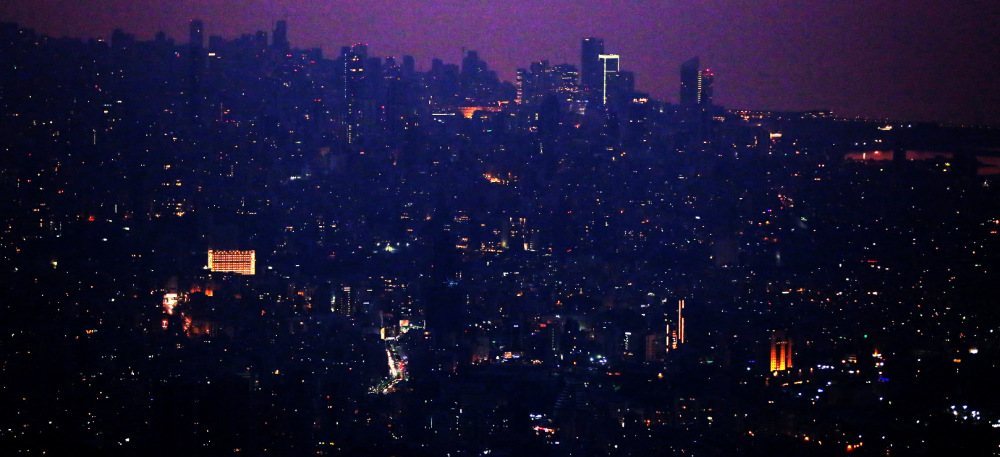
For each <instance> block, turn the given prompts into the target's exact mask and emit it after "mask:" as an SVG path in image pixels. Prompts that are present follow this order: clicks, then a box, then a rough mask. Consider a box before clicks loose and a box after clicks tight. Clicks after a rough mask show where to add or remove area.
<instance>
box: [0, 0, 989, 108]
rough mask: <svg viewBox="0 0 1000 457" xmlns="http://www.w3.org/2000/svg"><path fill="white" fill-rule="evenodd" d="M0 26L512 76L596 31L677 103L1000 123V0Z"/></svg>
mask: <svg viewBox="0 0 1000 457" xmlns="http://www.w3.org/2000/svg"><path fill="white" fill-rule="evenodd" d="M0 3H2V4H0V20H4V21H16V22H19V23H21V24H22V26H25V27H32V28H35V29H37V30H38V31H39V32H42V33H46V34H49V35H53V36H74V37H108V36H110V34H111V30H113V29H114V28H116V27H121V28H122V29H124V30H125V31H126V32H128V33H134V34H136V35H138V37H139V38H140V39H150V38H151V37H152V36H153V34H154V33H156V31H158V30H164V31H166V32H167V34H168V35H169V36H171V37H173V38H175V39H177V40H178V41H181V40H186V37H187V24H188V22H189V21H190V20H191V19H194V18H200V19H202V20H203V21H204V22H205V28H206V32H207V34H208V35H222V36H224V37H228V38H232V37H234V36H237V35H239V34H241V33H249V32H253V31H256V30H268V31H269V32H270V30H271V29H272V25H271V24H272V21H273V20H275V19H280V18H282V17H286V18H287V20H288V22H289V39H290V41H291V42H292V45H293V46H297V47H314V46H320V47H322V48H323V49H324V53H325V55H326V56H327V57H331V56H333V55H334V54H335V53H336V52H338V51H339V49H340V46H342V45H346V44H351V43H355V42H366V43H368V44H369V49H370V52H371V53H373V54H375V55H395V56H399V55H402V54H412V55H414V56H415V57H416V58H417V66H418V68H421V69H426V68H428V67H429V66H430V59H431V58H432V57H441V58H443V59H444V60H445V61H447V62H454V63H458V62H459V61H460V59H461V52H462V48H463V47H464V48H467V49H476V50H478V51H479V54H480V57H482V58H483V59H484V60H486V61H487V62H488V63H489V65H490V66H491V67H492V68H494V69H496V70H498V71H499V72H500V75H501V77H502V78H503V79H508V80H510V79H513V74H514V69H515V68H517V67H526V66H527V65H528V63H529V62H530V61H532V60H541V59H548V60H549V61H550V62H552V63H561V62H570V63H573V64H575V65H579V60H580V40H581V39H582V38H583V37H585V36H598V37H602V38H604V40H605V45H606V47H607V50H608V51H609V52H614V53H617V54H620V55H621V62H622V67H623V68H624V69H627V70H632V71H635V72H636V79H637V86H638V88H639V89H641V90H645V91H648V92H650V93H651V94H652V95H653V96H654V97H656V98H659V99H663V100H667V101H673V102H676V101H677V86H678V75H677V70H678V66H679V65H680V63H681V62H682V61H683V60H685V59H687V58H690V57H693V56H696V55H698V56H701V59H702V65H703V66H707V67H709V68H711V69H712V70H713V71H714V72H715V75H716V76H715V84H716V87H715V100H716V103H718V104H721V105H724V106H726V107H729V108H762V109H782V110H800V109H813V108H824V107H825V108H831V109H833V110H834V111H835V112H836V113H838V114H840V115H847V116H864V117H887V118H893V119H906V120H936V121H952V122H972V123H988V124H993V125H1000V87H998V82H1000V27H998V26H997V24H1000V1H997V0H953V1H948V2H945V1H941V0H865V1H860V0H799V1H794V2H793V1H787V0H729V1H724V0H619V1H612V0H606V1H596V0H577V1H566V0H533V1H524V0H438V1H433V0H373V1H367V2H366V1H340V0H242V1H240V0H155V1H153V0H24V1H21V0H6V1H0Z"/></svg>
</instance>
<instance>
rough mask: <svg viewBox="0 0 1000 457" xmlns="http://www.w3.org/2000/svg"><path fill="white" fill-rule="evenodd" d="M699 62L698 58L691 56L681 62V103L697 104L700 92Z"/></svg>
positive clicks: (686, 104) (684, 104)
mask: <svg viewBox="0 0 1000 457" xmlns="http://www.w3.org/2000/svg"><path fill="white" fill-rule="evenodd" d="M700 67H701V64H700V62H699V61H698V58H697V57H695V58H692V59H689V60H687V61H685V62H684V63H682V64H681V105H683V106H695V105H698V97H699V96H700V94H701V87H700V86H701V77H700Z"/></svg>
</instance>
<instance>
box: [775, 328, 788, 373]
mask: <svg viewBox="0 0 1000 457" xmlns="http://www.w3.org/2000/svg"><path fill="white" fill-rule="evenodd" d="M791 367H792V340H791V338H788V337H787V336H786V335H785V332H783V331H781V330H775V331H774V332H773V333H771V371H782V370H787V369H789V368H791Z"/></svg>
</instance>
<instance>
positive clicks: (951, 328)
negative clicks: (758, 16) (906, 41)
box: [0, 1, 1000, 457]
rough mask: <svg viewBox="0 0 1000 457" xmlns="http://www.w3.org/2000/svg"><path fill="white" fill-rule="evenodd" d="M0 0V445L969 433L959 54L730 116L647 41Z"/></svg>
mask: <svg viewBox="0 0 1000 457" xmlns="http://www.w3.org/2000/svg"><path fill="white" fill-rule="evenodd" d="M112 3H115V4H118V3H122V2H119V1H114V2H112ZM125 3H127V2H125ZM181 3H185V2H181ZM189 3H190V2H189ZM207 3H211V2H207ZM470 3H473V4H474V5H472V6H470V7H469V8H488V7H491V6H489V5H488V4H489V3H490V2H485V1H483V2H470ZM497 3H500V2H497ZM178 8H180V7H178ZM232 8H233V9H236V10H238V9H239V6H232ZM442 8H443V7H442ZM532 8H539V7H537V6H535V7H532ZM995 9H996V8H994V10H995ZM12 11H15V12H16V13H17V14H14V13H13V12H6V11H4V10H3V9H0V12H3V14H2V15H0V154H2V156H0V195H2V196H3V198H2V199H0V205H2V206H0V208H2V211H0V217H2V219H3V220H2V224H0V296H2V297H3V300H0V405H2V406H0V454H2V455H10V456H43V455H44V456H53V455H55V456H62V455H67V456H80V455H86V456H89V455H95V456H178V455H193V456H241V455H249V456H312V455H329V456H376V457H377V456H400V457H405V456H418V457H423V456H428V457H429V456H494V455H496V456H567V457H568V456H650V455H677V456H722V455H726V456H730V455H738V456H772V455H793V456H798V455H810V456H817V457H821V456H842V455H859V456H938V455H963V456H964V455H968V456H973V455H975V456H978V455H1000V390H998V389H997V387H996V379H997V377H998V376H1000V368H998V367H997V363H998V360H1000V358H998V356H1000V303H998V301H997V300H998V298H997V297H1000V281H997V278H998V276H997V271H1000V251H994V249H1000V180H998V177H1000V110H998V106H1000V105H998V104H997V103H1000V100H998V98H997V97H998V95H997V91H996V90H995V88H996V87H995V86H996V84H995V77H994V76H992V74H983V73H985V72H975V71H970V70H969V69H967V68H961V69H959V68H954V69H949V70H953V71H954V72H956V73H963V75H962V76H955V82H956V84H955V85H956V86H959V85H960V84H957V82H958V81H967V80H968V79H963V78H969V77H971V76H970V75H973V74H974V76H976V77H977V78H983V79H985V80H986V81H987V83H985V85H984V86H982V87H979V86H975V87H973V86H970V87H958V88H955V89H948V90H949V91H951V92H947V94H949V95H954V96H955V97H956V99H954V100H948V99H946V97H938V98H937V99H935V100H933V101H931V100H928V99H927V98H921V97H924V96H920V97H916V96H915V97H914V98H913V99H906V100H903V99H899V100H897V101H898V105H896V106H885V105H886V104H887V103H888V102H887V101H886V100H889V99H894V98H896V97H897V95H889V96H886V98H885V99H879V100H878V101H877V103H875V104H876V105H879V107H878V108H876V109H873V110H871V111H867V112H864V110H865V109H868V107H870V106H873V105H871V104H866V103H865V102H857V103H854V102H844V104H841V101H842V99H841V98H837V97H835V96H832V95H830V96H828V95H827V94H824V93H819V92H817V93H815V94H811V95H810V96H809V97H806V98H804V99H802V100H793V99H794V98H795V97H796V96H797V95H796V94H797V93H798V92H796V91H791V92H790V93H787V94H784V95H782V96H781V97H787V98H775V99H774V100H777V101H776V102H775V104H774V105H771V106H763V107H759V106H751V105H747V104H746V103H752V102H755V101H756V99H754V98H753V97H754V96H755V95H753V94H750V95H748V94H745V93H740V94H737V93H733V92H735V91H737V90H743V89H747V88H748V87H749V86H748V84H757V83H759V82H755V83H747V82H746V80H745V79H741V80H740V81H743V82H738V81H735V77H734V74H735V73H736V70H735V69H734V68H735V66H736V64H735V63H734V62H733V61H730V60H727V59H726V58H724V57H721V54H718V53H715V52H712V53H707V54H708V55H706V56H702V55H699V54H697V53H690V54H686V55H683V56H680V57H677V58H676V59H675V60H670V59H667V58H664V57H656V58H655V59H654V58H653V57H651V56H650V55H648V54H646V55H641V54H639V52H640V51H641V50H642V49H643V48H644V47H646V48H649V49H653V48H654V45H652V44H650V43H649V42H644V41H642V40H647V39H649V37H648V35H649V32H648V31H647V29H645V28H643V27H637V28H636V30H635V41H629V35H628V33H620V32H619V33H617V34H614V35H612V34H610V33H609V34H607V35H604V34H598V33H597V32H601V31H603V30H604V29H602V28H598V27H595V28H587V27H584V25H585V24H574V25H573V27H571V28H570V29H567V31H566V33H567V35H565V36H558V37H555V36H553V37H552V41H553V42H556V43H566V42H567V40H569V41H572V46H573V49H572V55H565V54H559V53H556V52H553V54H551V55H548V56H546V55H530V54H526V53H525V52H522V51H521V50H518V49H514V45H513V44H509V43H508V46H507V47H506V48H504V47H503V46H502V45H503V43H501V42H499V41H498V42H496V45H497V46H498V47H497V48H483V47H479V48H474V47H467V46H465V44H466V42H464V41H463V38H466V37H463V36H451V37H445V38H447V40H448V42H449V45H450V46H451V49H453V50H461V52H460V53H458V52H457V51H454V52H451V53H450V54H449V55H451V56H452V58H450V59H449V58H442V57H436V56H433V55H429V54H427V53H428V52H430V51H428V49H431V48H428V47H427V46H426V43H427V42H430V41H432V40H414V42H413V46H414V48H415V49H416V50H417V51H419V53H420V57H416V56H414V55H412V54H406V52H408V51H407V50H406V49H399V50H398V51H400V52H401V53H400V54H398V55H396V56H386V55H384V54H380V52H385V51H384V50H382V49H381V48H379V47H378V46H377V45H376V44H374V42H373V44H368V43H365V42H357V43H353V44H347V45H344V44H343V43H340V44H337V47H338V48H335V49H333V50H331V49H330V48H328V47H324V46H320V45H318V43H315V42H313V41H311V40H312V38H309V37H312V36H314V35H313V34H315V33H317V32H316V31H315V30H312V29H311V30H310V31H304V30H302V29H297V28H298V27H300V26H301V27H303V28H306V26H304V25H303V23H305V21H303V23H300V22H296V20H295V19H294V18H295V17H297V16H296V14H295V11H294V10H293V11H292V13H293V14H288V12H287V11H286V13H285V14H284V15H280V14H279V15H277V18H273V19H272V18H269V19H267V20H266V21H264V24H265V25H266V27H262V28H261V29H260V30H257V29H255V28H254V27H256V26H257V24H259V23H260V22H259V21H258V22H253V21H249V20H247V21H244V23H246V24H249V25H247V27H245V28H243V29H240V30H237V31H235V32H233V31H232V30H233V29H232V27H233V23H227V24H226V25H225V26H224V27H223V26H218V27H219V28H218V29H214V27H216V26H217V25H216V24H214V23H213V21H212V20H209V19H208V18H207V17H206V19H198V18H191V15H186V16H185V17H186V18H185V19H184V20H183V22H181V23H173V24H168V25H164V28H167V29H169V30H170V33H167V32H162V31H156V30H147V29H143V30H132V29H129V28H124V27H125V26H124V25H123V26H122V28H114V27H116V26H115V25H112V26H111V27H109V28H110V30H108V31H107V32H106V33H108V34H107V35H106V37H100V36H92V37H91V36H80V35H74V34H73V33H66V32H65V30H74V31H77V32H79V33H85V32H87V31H89V30H90V29H89V28H88V27H87V26H85V25H83V24H77V23H76V22H74V20H73V19H61V20H59V21H55V22H53V24H55V25H53V27H56V28H58V27H63V28H61V29H58V30H60V31H61V32H51V31H49V30H46V29H45V28H44V27H41V26H39V25H38V24H35V23H34V22H33V21H37V20H38V17H40V16H39V14H41V13H38V12H37V11H36V12H32V11H28V10H27V9H25V10H12ZM114 11H116V12H115V14H113V15H110V16H108V17H110V18H115V19H122V18H125V17H126V16H128V17H133V16H135V17H140V16H142V15H141V14H140V13H137V12H135V11H131V10H130V12H128V13H127V14H126V13H123V12H122V11H121V10H117V9H116V10H114ZM993 13H994V14H992V15H986V17H987V18H990V17H992V18H996V17H997V16H998V14H996V12H993ZM247 14H248V13H246V12H240V11H232V15H233V16H234V17H236V18H237V20H236V23H239V21H241V20H242V19H239V18H242V17H244V16H245V15H247ZM344 14H345V15H346V14H347V13H346V12H345V13H344ZM595 14H596V13H595ZM720 14H721V13H720ZM147 16H149V17H153V16H156V13H155V12H154V13H148V14H147ZM298 16H301V14H300V15H298ZM290 17H291V18H293V19H290ZM21 19H27V20H28V22H20V21H21ZM123 22H126V23H128V22H127V21H123ZM498 22H503V21H499V19H498ZM550 22H552V21H548V22H546V21H541V20H540V22H539V27H541V28H545V29H546V30H548V27H551V24H550ZM433 26H434V25H433V24H426V27H433ZM476 26H477V27H481V28H489V26H487V25H484V24H476ZM502 26H505V24H500V25H496V26H495V27H497V28H499V27H502ZM519 26H520V27H526V28H530V27H531V24H520V25H519ZM371 27H372V30H379V29H378V27H375V26H371ZM440 27H441V28H442V29H447V27H448V26H446V25H441V26H440ZM567 27H568V26H567ZM53 30H55V29H53ZM179 30H183V32H178V31H179ZM218 30H223V31H225V33H223V34H219V32H218ZM526 33H527V32H526ZM546 33H548V32H546ZM900 33H904V32H900ZM905 33H907V34H911V35H917V34H919V33H918V32H914V31H912V30H909V31H907V32H905ZM969 33H970V35H969V36H972V35H975V36H977V37H982V36H984V34H994V35H995V34H996V32H983V34H979V35H977V34H975V33H972V32H969ZM389 35H391V34H389ZM476 36H478V35H471V36H470V37H469V38H470V41H471V42H473V43H474V44H477V46H478V45H480V44H483V43H480V42H478V41H476ZM294 37H304V38H303V40H302V42H304V43H306V44H301V43H300V41H298V40H296V39H293V38H294ZM390 38H391V37H390ZM445 38H442V40H444V39H445ZM715 38H718V39H719V40H722V39H723V37H722V36H721V35H720V36H718V37H715ZM388 39H389V38H386V40H388ZM726 39H727V40H728V39H729V38H726ZM373 40H383V38H382V37H380V36H374V37H373ZM417 41H421V42H417ZM378 42H385V41H378ZM402 42H405V40H402ZM998 42H1000V40H998ZM394 43H395V42H394ZM393 46H396V45H393ZM532 46H535V45H532ZM538 46H541V45H538ZM790 46H791V45H790ZM527 49H531V50H534V49H535V48H532V47H530V46H529V47H527ZM997 51H998V48H997V47H996V45H995V44H994V45H993V47H992V48H991V50H990V49H987V50H986V51H984V52H992V53H993V56H994V57H1000V56H998V55H997ZM393 52H397V50H393ZM828 52H831V51H828ZM977 52H978V51H977ZM933 54H934V52H933V51H928V52H927V55H933ZM494 56H495V58H496V59H497V60H498V61H500V62H502V63H501V64H500V65H499V66H497V65H494V64H492V63H491V62H492V59H494ZM671 59H672V57H671ZM905 59H906V58H905V57H898V58H897V60H900V61H902V60H905ZM654 60H655V62H654ZM511 62H514V63H513V64H511ZM716 62H719V63H721V65H720V66H716V65H715V63H716ZM869 63H871V64H876V62H869ZM759 64H760V63H759V62H758V63H756V64H754V65H759ZM512 65H516V66H512ZM993 65H994V66H995V65H996V63H995V62H993ZM508 67H510V68H508ZM654 67H655V68H660V69H666V68H669V71H667V70H663V71H658V72H656V74H649V72H651V71H653V70H652V69H653V68H654ZM770 71H771V72H773V73H774V74H782V73H783V72H784V73H789V74H790V73H791V70H789V69H787V68H773V69H771V70H770ZM817 71H819V70H818V69H817ZM740 74H742V73H740ZM928 74H930V75H932V76H933V75H936V74H938V73H937V70H934V71H931V70H928ZM949 74H950V73H949ZM895 77H898V78H901V79H903V78H905V77H903V76H899V75H897V76H895ZM790 78H791V77H790ZM773 79H774V77H773V76H768V77H765V78H763V79H761V81H770V80H773ZM792 79H794V78H792ZM876 79H877V78H876ZM888 79H890V78H886V79H880V80H877V81H874V82H872V81H868V80H865V81H861V80H855V81H849V82H848V83H849V84H854V85H857V86H865V87H869V86H867V85H868V84H869V83H871V84H874V87H875V89H871V90H873V91H876V92H877V91H879V90H882V89H879V85H885V86H887V87H888V86H892V83H891V81H888ZM913 81H920V76H914V77H913ZM990 81H993V82H990ZM760 84H763V83H760ZM789 84H791V83H789ZM816 84H818V85H827V86H829V84H827V82H826V81H820V82H817V83H816ZM913 84H917V82H914V83H913ZM779 86H780V85H779ZM789 87H790V86H789ZM840 88H841V86H836V87H832V88H831V90H833V91H835V90H840ZM773 89H774V88H773V87H772V88H770V89H760V92H761V93H765V94H767V93H769V92H767V91H768V90H773ZM779 89H780V87H779ZM990 89H992V90H990ZM802 90H805V89H802ZM810 90H811V89H810ZM867 90H869V89H868V88H866V89H856V91H855V92H851V93H855V94H857V93H864V92H865V91H867ZM894 90H896V89H893V88H885V89H884V92H886V93H889V94H895V92H893V91H894ZM909 90H910V89H907V90H904V92H906V91H909ZM927 90H934V89H933V88H930V89H927ZM727 91H730V92H728V93H727ZM963 91H971V92H969V93H972V92H975V96H974V98H975V101H965V99H962V100H959V99H958V98H957V97H960V96H962V94H965V93H966V92H963ZM977 91H978V92H977ZM744 92H745V91H744ZM779 92H780V90H779ZM980 92H981V93H980ZM908 93H911V94H915V93H916V92H913V91H910V92H908ZM790 100H791V101H790ZM815 100H829V101H831V103H832V104H831V105H817V106H810V107H808V108H806V109H799V108H801V107H802V104H803V103H813V102H814V101H815ZM730 101H732V102H738V103H739V104H738V105H733V106H728V104H727V103H728V102H730ZM724 102H725V103H724ZM773 106H779V107H780V108H779V109H772V107H773ZM963 107H965V108H968V110H967V111H963V110H962V108H963ZM841 108H845V109H846V110H847V111H848V112H849V114H841V112H840V111H839V110H840V109H841ZM905 113H913V117H907V116H906V115H905ZM887 116H888V117H887ZM935 116H937V118H936V119H935V118H934V117H935Z"/></svg>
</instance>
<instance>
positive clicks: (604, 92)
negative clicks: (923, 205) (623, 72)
mask: <svg viewBox="0 0 1000 457" xmlns="http://www.w3.org/2000/svg"><path fill="white" fill-rule="evenodd" d="M598 58H599V59H600V60H601V88H600V90H601V104H602V105H607V104H608V89H609V87H610V86H612V85H614V84H615V81H616V79H615V76H616V75H617V74H618V70H620V69H621V67H620V59H619V57H618V54H601V55H600V56H598Z"/></svg>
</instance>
